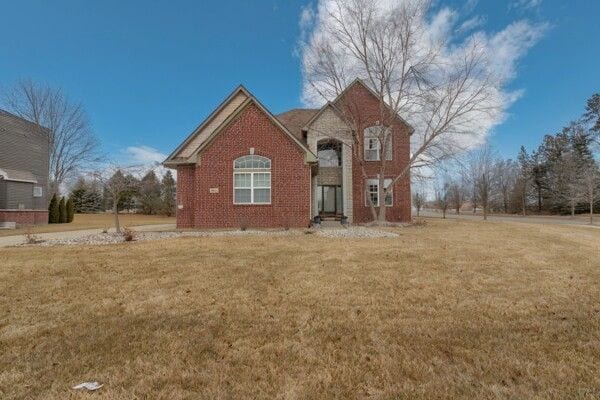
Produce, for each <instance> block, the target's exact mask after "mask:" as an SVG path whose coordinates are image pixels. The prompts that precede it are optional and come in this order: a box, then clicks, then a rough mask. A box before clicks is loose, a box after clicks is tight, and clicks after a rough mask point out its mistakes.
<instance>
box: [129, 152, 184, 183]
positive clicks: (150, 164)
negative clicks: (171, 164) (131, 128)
mask: <svg viewBox="0 0 600 400" xmlns="http://www.w3.org/2000/svg"><path fill="white" fill-rule="evenodd" d="M124 158H125V160H124V163H125V164H126V165H131V166H135V167H136V169H139V170H140V171H141V172H140V173H141V174H145V173H146V172H148V171H149V170H154V172H155V173H156V175H157V176H159V177H161V176H163V175H164V174H165V173H166V172H167V168H165V167H163V166H162V165H161V163H162V162H163V161H164V160H165V159H166V158H167V155H166V154H164V153H162V152H160V151H158V150H157V149H155V148H153V147H150V146H143V145H142V146H129V147H127V148H126V149H125V150H124ZM171 173H173V175H175V171H173V170H172V171H171Z"/></svg>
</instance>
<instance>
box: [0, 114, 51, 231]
mask: <svg viewBox="0 0 600 400" xmlns="http://www.w3.org/2000/svg"><path fill="white" fill-rule="evenodd" d="M49 160H50V140H49V131H48V129H46V128H43V127H41V126H39V125H37V124H34V123H32V122H29V121H27V120H24V119H23V118H20V117H17V116H16V115H13V114H11V113H8V112H6V111H3V110H0V223H6V222H8V223H11V222H14V223H16V224H17V225H30V224H44V223H47V222H48V200H49V199H48V169H49Z"/></svg>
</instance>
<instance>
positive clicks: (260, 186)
mask: <svg viewBox="0 0 600 400" xmlns="http://www.w3.org/2000/svg"><path fill="white" fill-rule="evenodd" d="M233 203H234V204H271V160H269V159H268V158H266V157H261V156H256V155H248V156H243V157H240V158H237V159H235V160H234V161H233Z"/></svg>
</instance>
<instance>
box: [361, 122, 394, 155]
mask: <svg viewBox="0 0 600 400" xmlns="http://www.w3.org/2000/svg"><path fill="white" fill-rule="evenodd" d="M386 142H387V146H386V149H385V150H386V151H385V159H386V160H388V161H389V160H391V159H392V135H391V131H390V128H385V127H383V126H371V127H368V128H366V129H365V131H364V148H365V160H366V161H379V160H381V148H382V143H386Z"/></svg>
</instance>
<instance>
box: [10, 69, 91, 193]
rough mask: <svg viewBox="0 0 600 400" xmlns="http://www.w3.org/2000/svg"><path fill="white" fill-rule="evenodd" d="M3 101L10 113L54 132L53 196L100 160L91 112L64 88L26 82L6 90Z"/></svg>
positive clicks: (51, 177) (51, 145) (52, 161)
mask: <svg viewBox="0 0 600 400" xmlns="http://www.w3.org/2000/svg"><path fill="white" fill-rule="evenodd" d="M2 101H3V103H4V106H5V107H6V108H7V109H8V110H9V111H10V112H12V113H14V114H16V115H18V116H20V117H22V118H24V119H27V120H29V121H31V122H34V123H36V124H39V125H41V126H44V127H46V128H48V129H49V130H50V137H49V140H50V188H49V189H50V193H56V192H57V191H58V190H59V187H60V185H61V184H62V183H64V182H65V181H66V180H67V179H69V178H70V177H73V176H74V174H76V173H77V172H80V170H81V169H82V168H84V167H85V168H87V167H89V165H90V163H93V162H96V161H98V160H99V156H98V148H99V147H98V143H99V142H98V139H97V138H96V136H95V135H94V134H93V132H92V129H91V126H90V122H89V119H88V116H87V113H86V112H85V110H84V109H83V106H82V104H81V103H73V102H71V101H70V100H69V99H68V97H67V96H66V95H65V94H64V93H63V91H62V90H61V89H55V88H52V87H50V86H47V85H44V84H39V83H36V82H34V81H32V80H22V81H19V82H18V83H17V84H16V85H15V86H14V87H13V88H11V89H8V90H6V91H4V93H3V96H2Z"/></svg>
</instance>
